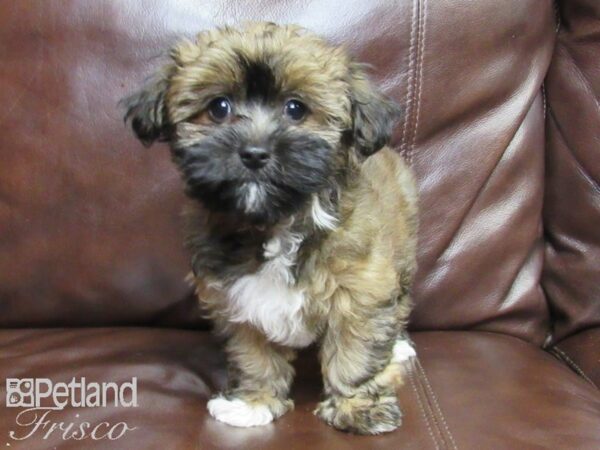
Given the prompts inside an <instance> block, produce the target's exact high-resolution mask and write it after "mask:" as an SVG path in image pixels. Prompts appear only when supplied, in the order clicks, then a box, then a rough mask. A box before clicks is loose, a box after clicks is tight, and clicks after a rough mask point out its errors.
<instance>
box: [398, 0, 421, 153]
mask: <svg viewBox="0 0 600 450" xmlns="http://www.w3.org/2000/svg"><path fill="white" fill-rule="evenodd" d="M412 5H413V7H412V16H411V24H410V44H409V48H408V77H407V80H406V96H405V98H406V100H405V102H404V105H405V106H404V109H405V111H404V124H403V126H402V138H401V141H400V152H401V153H402V154H403V155H404V156H405V157H407V156H408V155H407V154H406V145H407V144H406V142H407V132H408V124H409V122H410V121H411V120H410V119H411V117H412V111H413V107H412V106H413V103H414V102H413V93H414V89H413V83H414V81H415V79H416V76H415V75H416V73H415V72H416V71H415V65H416V52H415V48H416V46H415V43H416V40H415V36H416V34H417V33H416V31H417V20H416V17H417V14H418V11H419V8H418V5H419V0H413V3H412ZM408 162H409V161H408V160H407V163H408Z"/></svg>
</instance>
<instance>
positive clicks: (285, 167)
mask: <svg viewBox="0 0 600 450" xmlns="http://www.w3.org/2000/svg"><path fill="white" fill-rule="evenodd" d="M170 56H171V60H172V62H171V63H170V64H168V65H167V66H165V67H164V68H163V69H162V71H161V72H159V73H158V74H157V75H156V76H155V77H154V79H153V80H152V81H151V82H150V83H149V84H148V85H147V86H146V87H145V88H143V89H142V90H141V91H139V92H138V93H136V94H134V95H132V96H131V97H129V98H128V99H126V100H125V104H126V107H127V114H126V119H130V120H131V123H132V126H133V129H134V131H135V132H136V134H137V135H138V137H139V138H140V139H141V140H142V141H143V142H144V143H146V144H150V143H151V142H153V141H154V140H156V139H161V140H167V141H169V142H170V145H171V149H172V152H173V158H174V161H175V163H176V164H177V165H178V166H179V169H180V170H181V172H182V174H183V177H184V179H185V182H186V185H187V192H188V194H189V195H190V196H191V197H192V198H195V199H198V200H200V201H201V202H202V203H203V204H204V205H205V206H206V207H207V208H209V209H211V210H215V211H227V212H233V213H236V214H239V215H242V216H244V217H245V218H247V219H250V220H251V221H254V222H259V223H274V222H276V221H278V220H279V219H281V218H283V217H286V216H289V215H291V214H293V213H294V212H296V211H298V210H299V209H300V208H302V207H303V206H304V205H305V204H306V203H307V202H308V201H309V200H310V199H311V196H312V194H315V193H319V192H321V191H323V190H325V189H329V188H332V187H333V183H334V180H335V179H336V177H337V176H339V175H340V173H341V172H343V171H344V170H345V169H346V168H347V166H348V164H349V163H350V161H360V160H362V159H364V158H365V157H367V156H369V155H371V154H373V153H374V152H376V151H377V150H379V149H380V148H381V147H383V145H385V144H386V143H387V141H388V140H389V138H390V134H391V131H392V126H393V122H394V119H395V117H396V111H397V109H396V107H395V105H394V104H393V103H392V102H391V101H389V100H388V99H386V98H385V97H383V96H382V95H381V94H380V93H378V92H377V91H376V90H374V88H373V87H372V86H371V84H370V83H369V82H368V81H367V79H366V77H365V75H364V73H363V71H362V69H361V66H359V65H358V64H355V63H353V62H352V61H351V60H350V59H349V57H348V56H347V55H346V53H345V52H344V51H343V50H342V49H340V48H335V47H331V46H329V45H327V44H326V43H325V42H324V41H323V40H321V39H320V38H318V37H316V36H315V35H313V34H310V33H309V32H307V31H305V30H303V29H301V28H298V27H295V26H277V25H275V24H263V23H261V24H251V25H247V26H245V27H244V28H242V29H239V30H236V29H230V28H224V29H217V30H212V31H207V32H204V33H201V34H200V35H198V36H197V38H196V40H195V41H193V42H192V41H184V42H182V43H180V44H179V45H177V46H176V47H175V48H174V49H172V50H171V53H170Z"/></svg>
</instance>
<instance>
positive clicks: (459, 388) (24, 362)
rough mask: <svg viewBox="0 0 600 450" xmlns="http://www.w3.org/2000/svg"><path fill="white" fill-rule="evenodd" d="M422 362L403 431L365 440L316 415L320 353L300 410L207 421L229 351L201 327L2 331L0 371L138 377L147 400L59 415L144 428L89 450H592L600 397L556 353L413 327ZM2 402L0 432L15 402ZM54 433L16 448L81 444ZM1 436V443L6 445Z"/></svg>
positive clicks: (407, 398)
mask: <svg viewBox="0 0 600 450" xmlns="http://www.w3.org/2000/svg"><path fill="white" fill-rule="evenodd" d="M414 338H415V342H416V346H417V352H418V354H419V357H420V363H417V364H415V365H413V368H412V370H411V376H410V377H409V379H408V380H407V382H406V384H405V386H403V387H402V388H401V390H400V401H401V404H402V407H403V410H404V414H405V415H404V423H403V426H402V427H401V428H400V430H399V431H397V432H394V433H391V434H388V435H384V436H379V437H359V436H353V435H349V434H344V433H341V432H338V431H335V430H333V429H331V428H329V427H328V426H326V425H324V424H322V423H320V422H319V421H318V419H317V418H316V417H314V416H313V415H312V414H311V411H312V409H313V408H314V406H315V403H316V401H317V400H318V395H319V390H320V383H319V381H318V380H319V369H318V366H317V364H316V360H315V357H314V354H311V353H308V354H304V355H302V357H301V358H300V360H299V364H297V370H298V373H299V375H298V381H297V383H296V385H295V388H294V393H293V397H294V398H295V400H296V409H295V410H294V411H293V412H291V413H289V414H287V415H286V416H284V417H283V418H282V419H280V420H278V421H276V422H274V423H273V424H270V425H268V426H266V427H262V428H253V429H238V428H232V427H229V426H227V425H224V424H221V423H218V422H215V421H214V420H213V419H211V418H210V417H208V415H207V413H206V409H205V404H206V399H207V397H209V396H210V395H211V392H212V391H213V390H214V389H215V388H218V387H219V386H222V384H223V383H224V377H225V372H224V369H223V358H222V355H221V353H220V352H219V351H218V350H217V347H216V346H215V343H214V341H212V339H210V338H209V337H208V335H207V334H206V333H203V332H192V331H176V330H156V329H144V328H138V329H132V328H129V329H127V328H122V329H70V330H36V331H28V330H20V331H16V330H14V331H2V332H0V342H2V346H1V347H0V352H1V353H0V355H1V357H2V361H3V364H2V365H1V366H0V378H5V377H24V376H31V377H48V378H50V379H52V380H53V381H55V382H58V381H61V380H62V381H69V380H70V379H71V377H73V376H76V377H81V376H85V377H86V379H87V380H88V381H117V382H119V381H125V380H128V379H130V378H131V377H133V376H137V377H138V402H139V403H140V407H138V408H132V409H125V408H114V407H113V408H98V409H90V408H81V409H77V410H76V411H75V410H74V409H72V408H70V409H65V410H63V411H55V412H54V413H53V415H52V417H53V418H54V419H53V420H57V421H65V422H70V421H72V420H74V414H75V413H78V414H79V415H80V417H79V419H78V420H82V421H83V420H87V421H89V422H90V423H97V422H99V421H108V422H111V423H114V422H118V421H125V422H127V424H128V425H129V426H131V427H134V426H135V427H138V429H137V430H134V431H131V432H129V434H127V435H126V437H124V438H122V439H121V440H117V441H114V442H108V441H106V440H103V441H98V444H97V445H94V443H92V442H91V441H89V440H88V441H85V448H103V449H108V448H115V449H125V448H143V449H192V448H197V449H212V448H221V449H227V448H230V449H236V448H244V449H254V448H257V449H265V450H266V449H282V448H285V449H290V450H292V449H306V448H327V449H345V448H369V449H384V448H385V449H389V448H406V449H420V450H424V449H435V448H437V449H459V448H461V449H474V448H485V449H490V450H491V449H507V448H511V449H529V448H538V449H541V448H548V449H596V448H598V445H599V444H600V394H599V393H598V391H597V390H595V389H594V388H593V387H592V386H591V385H589V384H588V383H586V382H585V381H584V380H582V379H580V378H579V377H578V376H577V375H575V374H574V373H572V372H571V371H570V370H569V369H568V368H566V367H565V366H563V365H562V364H561V363H559V362H558V361H557V360H556V359H554V358H553V357H552V356H550V355H548V354H545V353H544V352H542V351H541V350H538V349H536V348H535V347H534V346H532V345H531V344H527V343H525V342H523V341H520V340H518V339H515V338H511V337H506V336H501V335H497V334H492V333H477V332H431V333H415V334H414ZM0 402H1V403H2V407H0V436H1V437H2V439H5V437H6V436H7V435H8V431H9V430H11V429H14V428H15V427H14V420H15V415H16V414H17V412H18V411H19V409H14V408H5V407H4V395H2V400H1V401H0ZM52 436H53V435H51V436H50V437H49V438H48V440H47V441H46V442H44V441H43V440H41V439H32V438H31V439H28V440H26V441H25V442H24V443H23V444H21V445H19V444H18V443H15V442H12V443H11V448H23V449H30V450H34V449H42V448H54V446H55V445H57V446H59V447H58V448H60V449H71V448H73V449H75V448H82V447H81V443H73V442H62V441H61V440H60V439H59V438H53V437H52ZM2 442H4V441H2Z"/></svg>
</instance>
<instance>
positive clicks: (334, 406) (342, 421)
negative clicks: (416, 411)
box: [315, 396, 402, 434]
mask: <svg viewBox="0 0 600 450" xmlns="http://www.w3.org/2000/svg"><path fill="white" fill-rule="evenodd" d="M315 414H316V415H317V416H319V417H320V418H321V419H322V420H323V421H325V422H326V423H328V424H329V425H331V426H332V427H334V428H337V429H338V430H342V431H350V432H352V433H357V434H382V433H388V432H390V431H394V430H395V429H396V428H398V427H399V426H400V425H401V423H402V413H401V411H400V407H399V406H398V401H397V399H396V397H395V396H386V397H380V398H379V399H378V400H373V399H369V398H359V397H353V398H341V397H331V398H328V399H327V400H325V401H323V402H321V403H319V405H318V406H317V409H316V410H315Z"/></svg>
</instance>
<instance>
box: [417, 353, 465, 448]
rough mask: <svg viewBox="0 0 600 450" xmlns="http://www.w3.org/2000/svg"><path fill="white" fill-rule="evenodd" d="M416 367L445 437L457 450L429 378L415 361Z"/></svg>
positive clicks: (418, 362)
mask: <svg viewBox="0 0 600 450" xmlns="http://www.w3.org/2000/svg"><path fill="white" fill-rule="evenodd" d="M417 366H418V368H419V371H420V372H421V375H422V376H423V381H425V385H426V388H427V391H428V392H429V396H430V397H431V399H432V401H433V406H434V408H435V410H436V411H437V415H438V416H439V417H440V419H441V422H442V425H443V427H444V429H445V430H446V435H447V436H448V439H449V440H450V443H451V444H452V445H451V446H452V448H453V449H454V450H458V447H457V446H456V441H455V440H454V436H452V433H451V432H450V427H448V423H447V422H446V418H445V417H444V413H443V412H442V409H441V408H440V404H439V402H438V400H437V396H436V395H435V392H434V391H433V388H432V387H431V384H430V383H429V378H427V374H426V373H425V369H424V368H423V366H422V365H421V361H419V360H417Z"/></svg>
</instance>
